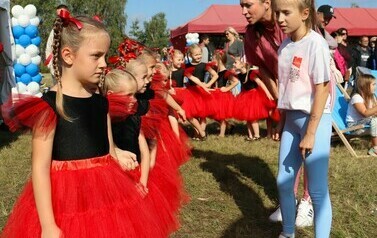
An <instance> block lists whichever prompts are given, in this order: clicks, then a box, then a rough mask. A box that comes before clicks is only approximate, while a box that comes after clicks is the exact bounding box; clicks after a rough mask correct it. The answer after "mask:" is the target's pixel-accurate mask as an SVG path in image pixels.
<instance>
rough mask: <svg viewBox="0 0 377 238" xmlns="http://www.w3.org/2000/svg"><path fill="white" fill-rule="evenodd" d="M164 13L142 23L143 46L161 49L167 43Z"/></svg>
mask: <svg viewBox="0 0 377 238" xmlns="http://www.w3.org/2000/svg"><path fill="white" fill-rule="evenodd" d="M166 27H167V20H166V19H165V13H162V12H160V13H157V14H156V15H154V16H153V17H152V19H151V20H150V21H146V22H144V31H145V44H146V45H147V46H148V47H151V48H162V47H165V46H167V44H168V42H169V32H168V30H167V28H166Z"/></svg>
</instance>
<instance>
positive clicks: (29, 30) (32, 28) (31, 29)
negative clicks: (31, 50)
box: [25, 25, 38, 38]
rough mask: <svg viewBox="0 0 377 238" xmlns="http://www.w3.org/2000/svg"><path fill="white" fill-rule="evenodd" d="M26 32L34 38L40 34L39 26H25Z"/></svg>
mask: <svg viewBox="0 0 377 238" xmlns="http://www.w3.org/2000/svg"><path fill="white" fill-rule="evenodd" d="M25 34H26V35H28V36H29V37H30V38H34V37H36V36H37V35H38V27H37V26H34V25H28V26H27V27H26V28H25Z"/></svg>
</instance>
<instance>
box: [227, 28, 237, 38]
mask: <svg viewBox="0 0 377 238" xmlns="http://www.w3.org/2000/svg"><path fill="white" fill-rule="evenodd" d="M226 32H229V33H231V34H232V35H234V37H235V38H236V39H239V38H240V35H239V34H238V32H237V31H236V29H234V28H233V27H231V26H228V27H227V28H226V29H225V33H226Z"/></svg>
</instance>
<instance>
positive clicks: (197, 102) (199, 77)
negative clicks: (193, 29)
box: [182, 44, 218, 140]
mask: <svg viewBox="0 0 377 238" xmlns="http://www.w3.org/2000/svg"><path fill="white" fill-rule="evenodd" d="M188 54H189V56H190V57H191V59H192V60H191V62H190V63H188V64H186V68H185V76H186V77H188V79H189V82H188V85H187V89H188V90H189V92H190V94H188V95H187V96H188V97H186V100H185V101H184V103H183V105H182V107H183V109H184V110H185V111H186V116H187V118H188V120H189V121H190V122H191V124H192V125H193V126H194V127H195V129H196V130H197V133H198V137H197V138H198V139H199V140H203V139H205V138H206V132H205V129H206V117H208V116H210V115H211V114H212V113H213V111H212V108H211V106H210V103H209V102H210V100H211V95H210V93H209V89H208V88H209V85H208V84H206V83H205V82H204V76H205V73H206V71H208V72H209V73H210V74H211V79H212V80H214V81H216V80H217V78H218V75H217V73H216V71H215V70H213V69H212V68H211V66H210V65H208V64H205V63H201V60H202V49H201V48H200V46H199V45H197V44H193V45H191V46H190V47H189V49H188ZM198 118H199V119H200V122H199V121H198ZM194 138H195V137H194Z"/></svg>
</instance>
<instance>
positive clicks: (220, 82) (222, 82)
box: [217, 69, 228, 88]
mask: <svg viewBox="0 0 377 238" xmlns="http://www.w3.org/2000/svg"><path fill="white" fill-rule="evenodd" d="M226 72H227V70H226V69H225V70H223V71H220V72H218V73H217V74H218V75H219V77H218V78H217V87H218V88H221V87H226V83H227V82H228V79H227V78H225V73H226Z"/></svg>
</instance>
